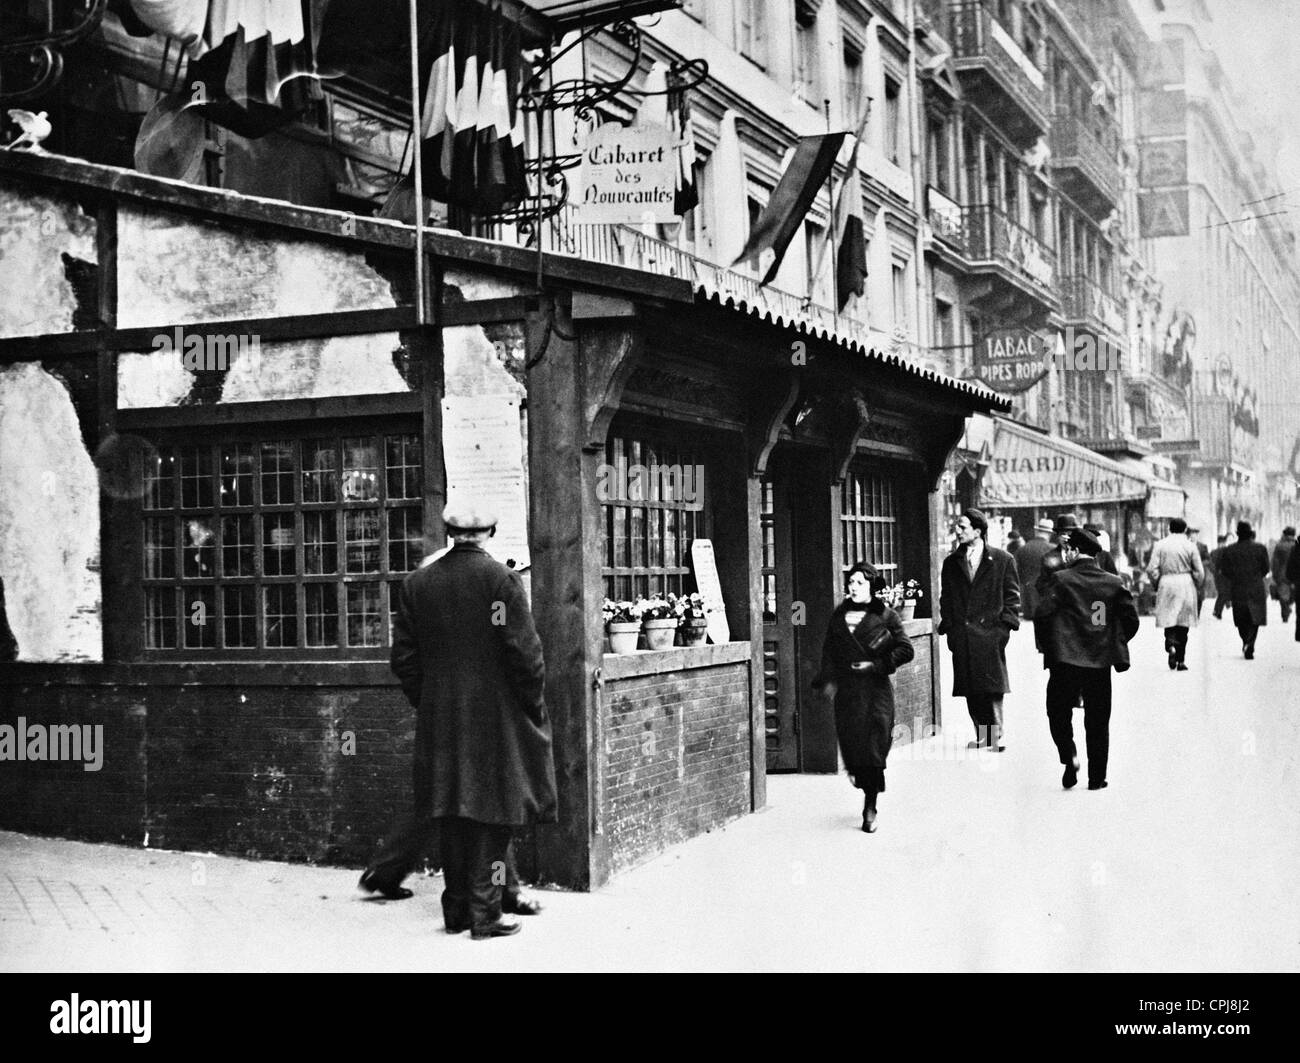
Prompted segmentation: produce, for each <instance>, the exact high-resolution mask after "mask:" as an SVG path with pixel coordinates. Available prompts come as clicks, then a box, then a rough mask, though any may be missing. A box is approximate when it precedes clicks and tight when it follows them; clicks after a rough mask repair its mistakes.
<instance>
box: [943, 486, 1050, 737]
mask: <svg viewBox="0 0 1300 1063" xmlns="http://www.w3.org/2000/svg"><path fill="white" fill-rule="evenodd" d="M988 526H989V525H988V520H987V519H986V518H985V516H984V514H983V513H981V512H980V511H979V510H978V509H968V510H966V512H965V513H963V514H962V515H961V517H960V518H959V519H958V521H957V525H956V528H955V531H956V534H957V549H955V550H954V551H953V552H952V553H951V554H949V555H948V556H947V557H946V558H944V561H943V568H942V570H941V573H940V588H941V593H940V595H939V630H938V633H939V634H940V635H947V637H948V649H949V650H950V651H951V652H952V692H953V695H954V696H955V697H960V698H965V699H966V708H967V711H969V712H970V718H971V722H972V723H973V724H974V725H975V741H974V742H971V743H970V744H969V747H968V748H971V749H982V748H987V749H991V750H994V751H995V752H999V753H1000V752H1002V750H1004V749H1005V748H1006V747H1005V746H1004V745H1003V743H1002V735H1003V716H1002V698H1003V695H1004V694H1006V693H1007V692H1008V691H1009V690H1010V689H1011V684H1010V682H1009V680H1008V676H1007V656H1006V649H1007V641H1008V640H1009V639H1010V638H1011V632H1012V631H1014V630H1015V629H1016V628H1018V627H1019V626H1020V577H1019V574H1018V572H1017V570H1016V561H1015V558H1013V557H1012V556H1011V555H1010V554H1008V553H1007V552H1006V551H1004V550H998V549H995V548H994V547H991V546H989V545H988V543H987V542H986V541H985V537H986V536H987V534H988ZM1027 546H1028V544H1026V547H1027Z"/></svg>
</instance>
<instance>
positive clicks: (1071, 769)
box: [1061, 757, 1079, 790]
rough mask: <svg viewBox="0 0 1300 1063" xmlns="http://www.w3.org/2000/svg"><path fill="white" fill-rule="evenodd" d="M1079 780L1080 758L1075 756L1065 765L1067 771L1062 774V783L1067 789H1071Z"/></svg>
mask: <svg viewBox="0 0 1300 1063" xmlns="http://www.w3.org/2000/svg"><path fill="white" fill-rule="evenodd" d="M1078 781H1079V758H1078V757H1075V758H1073V759H1072V760H1071V761H1070V763H1069V764H1067V765H1066V766H1065V772H1064V773H1063V774H1062V775H1061V785H1062V786H1064V787H1065V788H1066V789H1067V790H1069V789H1070V788H1071V787H1073V786H1074V784H1075V783H1077V782H1078Z"/></svg>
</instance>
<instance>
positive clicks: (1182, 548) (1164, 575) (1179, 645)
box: [1147, 517, 1205, 672]
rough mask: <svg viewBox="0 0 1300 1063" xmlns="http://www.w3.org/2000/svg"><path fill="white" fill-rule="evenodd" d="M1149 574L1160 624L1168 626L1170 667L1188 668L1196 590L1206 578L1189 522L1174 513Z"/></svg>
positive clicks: (1156, 548) (1166, 646)
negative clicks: (1188, 535) (1188, 645)
mask: <svg viewBox="0 0 1300 1063" xmlns="http://www.w3.org/2000/svg"><path fill="white" fill-rule="evenodd" d="M1147 575H1148V576H1150V577H1151V582H1152V583H1154V584H1155V585H1156V626H1157V627H1162V628H1164V629H1165V653H1167V654H1168V655H1169V669H1170V671H1173V670H1175V669H1177V670H1178V671H1180V672H1185V671H1187V664H1186V657H1187V632H1188V629H1189V628H1194V627H1195V626H1196V619H1197V617H1196V612H1197V601H1196V593H1197V589H1198V588H1199V587H1200V585H1201V583H1202V582H1204V580H1205V570H1204V569H1203V568H1202V567H1201V555H1200V554H1199V553H1198V552H1197V549H1196V546H1195V544H1194V543H1193V542H1192V541H1191V540H1190V539H1189V538H1187V522H1186V521H1185V520H1183V518H1182V517H1174V519H1173V520H1171V521H1170V522H1169V534H1168V535H1166V536H1165V537H1164V538H1163V539H1161V540H1160V541H1159V542H1158V543H1156V545H1155V549H1154V550H1152V551H1151V563H1150V564H1149V565H1147Z"/></svg>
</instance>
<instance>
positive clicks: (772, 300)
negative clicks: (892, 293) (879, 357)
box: [543, 207, 897, 350]
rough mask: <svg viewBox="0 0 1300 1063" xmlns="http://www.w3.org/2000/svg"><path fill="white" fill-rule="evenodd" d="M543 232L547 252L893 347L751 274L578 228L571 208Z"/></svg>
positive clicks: (886, 337)
mask: <svg viewBox="0 0 1300 1063" xmlns="http://www.w3.org/2000/svg"><path fill="white" fill-rule="evenodd" d="M543 233H544V236H543V247H544V249H545V250H547V251H552V252H556V253H558V254H562V255H574V256H577V257H579V258H585V259H588V260H591V261H594V262H604V263H607V264H609V265H613V266H626V267H628V268H629V269H640V270H645V271H646V272H648V273H657V274H659V275H661V276H665V277H680V278H682V279H684V280H688V281H690V282H691V283H692V284H693V285H695V286H696V287H697V288H703V289H704V291H705V292H706V293H707V294H708V295H711V296H717V297H718V298H720V299H723V300H734V301H736V302H738V303H739V302H743V303H745V304H746V305H747V306H750V307H754V308H757V309H758V310H759V311H760V312H762V313H764V314H767V315H770V316H772V317H774V318H777V319H779V320H782V321H784V322H786V323H787V324H793V323H796V322H799V323H804V324H807V325H810V326H812V327H813V328H816V329H821V330H824V331H825V332H827V333H830V334H831V335H833V336H835V337H836V338H837V339H842V340H849V341H854V342H857V343H860V344H862V345H863V346H864V347H867V348H875V349H877V350H886V349H889V348H890V347H891V345H895V346H896V345H897V340H895V338H894V337H893V336H892V335H891V334H890V333H887V332H882V331H881V330H879V329H872V328H870V326H868V324H867V323H866V322H864V321H859V320H858V319H856V318H852V317H848V316H847V315H844V314H837V313H836V312H835V311H834V310H832V309H830V308H829V307H826V306H821V305H820V304H818V303H814V302H811V301H810V300H808V299H805V298H803V297H801V296H798V295H795V294H794V293H792V292H787V291H783V290H782V289H780V288H775V287H773V286H772V285H770V284H769V285H766V286H762V285H760V284H759V283H758V278H757V277H755V276H752V275H751V274H748V273H741V272H739V271H738V270H733V269H728V268H726V267H725V266H716V265H714V264H713V263H711V262H708V261H707V260H705V259H703V258H700V257H699V256H697V255H693V254H691V253H690V252H689V251H683V250H682V249H681V248H679V247H675V246H673V245H672V244H670V243H666V242H665V241H663V240H659V239H656V238H655V237H653V236H649V235H647V234H646V233H644V232H642V231H641V230H639V229H637V228H635V227H633V226H631V225H583V224H579V223H576V222H574V221H573V209H572V208H571V207H565V208H564V209H562V210H561V211H560V212H559V213H558V214H557V215H556V216H555V217H554V218H552V219H551V221H550V224H549V225H548V226H545V227H544V229H543Z"/></svg>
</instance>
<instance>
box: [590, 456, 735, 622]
mask: <svg viewBox="0 0 1300 1063" xmlns="http://www.w3.org/2000/svg"><path fill="white" fill-rule="evenodd" d="M597 490H598V492H599V493H600V501H601V532H602V535H603V538H604V543H603V564H602V567H601V575H602V577H603V578H604V583H605V594H606V596H607V597H610V598H613V599H615V600H616V601H622V600H634V599H635V598H637V597H638V596H644V597H647V598H650V597H653V596H655V595H665V594H668V593H672V594H678V595H680V594H686V593H690V592H691V591H693V590H694V589H695V577H694V575H693V574H692V572H691V543H692V542H694V541H695V540H696V539H697V538H708V537H709V529H708V517H707V511H706V507H705V498H706V496H705V482H704V459H703V454H702V452H701V450H700V449H699V448H696V447H694V446H691V445H689V444H686V445H683V444H679V443H677V442H670V441H669V440H668V439H666V438H663V437H649V436H643V435H639V434H631V433H618V434H615V433H611V435H610V438H609V440H608V442H607V443H606V445H605V464H604V466H603V467H602V468H601V470H600V473H599V476H598V479H597Z"/></svg>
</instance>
